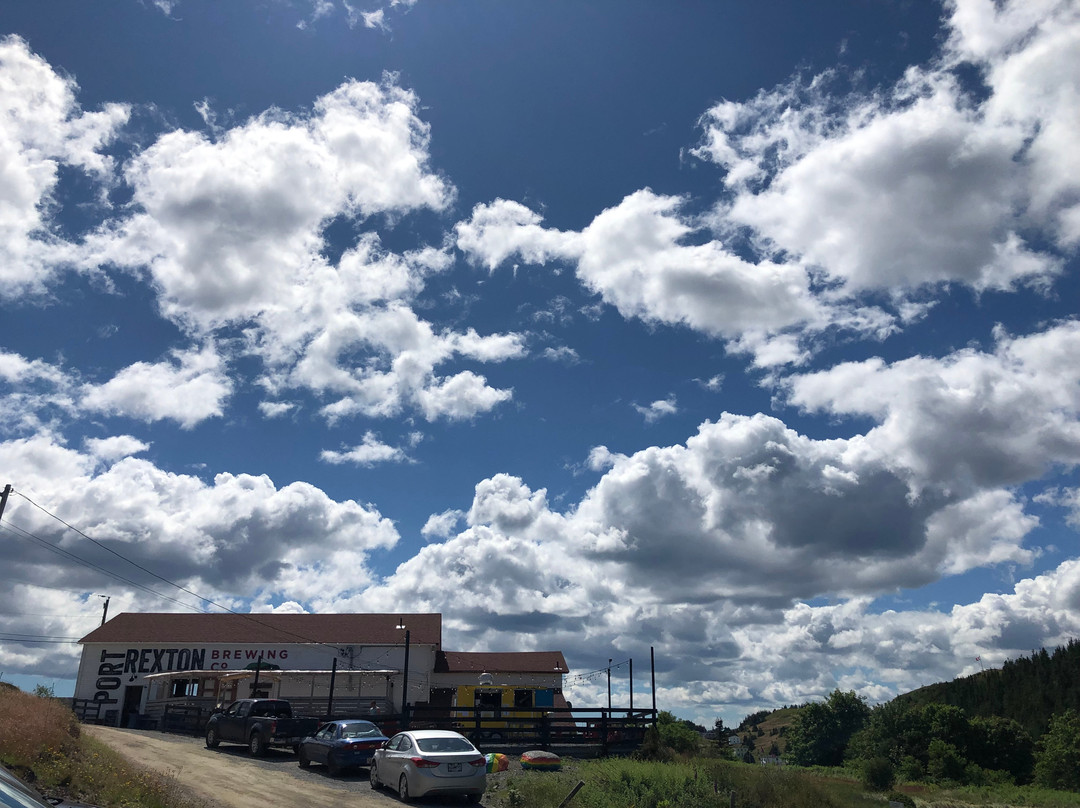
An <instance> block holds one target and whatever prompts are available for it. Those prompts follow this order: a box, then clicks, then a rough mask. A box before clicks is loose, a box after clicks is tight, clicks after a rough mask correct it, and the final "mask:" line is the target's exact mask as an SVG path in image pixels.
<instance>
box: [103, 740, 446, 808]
mask: <svg viewBox="0 0 1080 808" xmlns="http://www.w3.org/2000/svg"><path fill="white" fill-rule="evenodd" d="M83 731H84V732H86V733H87V734H89V735H91V736H93V737H95V738H97V739H98V740H100V741H101V742H102V743H104V744H106V745H108V746H109V747H111V748H113V749H115V750H116V751H117V752H119V753H120V754H121V755H123V756H124V757H125V758H127V759H128V760H130V761H132V762H133V763H137V764H139V765H140V766H145V767H146V768H148V769H153V770H154V771H159V772H163V773H165V774H170V775H172V776H174V777H176V778H177V780H179V781H180V782H181V783H182V784H183V785H184V786H185V787H187V788H189V789H190V790H191V791H192V792H193V793H194V794H195V795H197V796H198V797H200V798H202V799H204V800H206V801H208V802H210V803H211V804H213V805H215V806H220V807H221V808H266V807H267V806H274V808H311V806H312V805H337V804H341V803H343V802H348V804H349V805H350V806H356V808H387V807H388V806H392V805H400V803H399V802H398V800H397V799H395V798H393V797H391V796H390V795H389V794H388V793H384V792H378V791H372V790H371V786H370V785H369V784H368V782H367V770H366V769H361V770H360V771H359V772H358V773H355V774H348V775H345V776H342V777H336V778H331V777H329V776H328V775H327V773H326V770H325V768H323V767H322V766H312V767H311V768H310V769H306V770H305V769H301V768H300V767H299V766H297V764H296V756H295V755H292V754H289V753H286V752H282V751H276V750H271V751H270V753H269V754H268V755H267V756H266V757H264V758H252V757H251V756H250V755H248V753H247V750H246V749H245V748H244V747H242V746H231V745H226V744H222V745H221V746H220V747H219V748H218V749H207V748H206V747H205V745H204V744H203V741H202V739H201V738H191V737H187V736H183V735H172V734H170V733H164V732H151V731H146V730H133V729H116V728H114V727H99V726H92V725H86V726H84V727H83ZM442 804H443V803H441V802H429V803H427V805H430V806H432V808H435V807H436V806H439V805H442ZM446 805H454V806H459V805H460V802H453V803H449V802H448V803H446Z"/></svg>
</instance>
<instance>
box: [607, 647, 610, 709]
mask: <svg viewBox="0 0 1080 808" xmlns="http://www.w3.org/2000/svg"><path fill="white" fill-rule="evenodd" d="M607 708H608V709H609V710H610V709H611V660H610V659H609V660H608V661H607Z"/></svg>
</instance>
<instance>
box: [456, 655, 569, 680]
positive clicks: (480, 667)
mask: <svg viewBox="0 0 1080 808" xmlns="http://www.w3.org/2000/svg"><path fill="white" fill-rule="evenodd" d="M484 671H488V672H490V673H551V674H555V673H562V674H565V673H567V672H568V670H567V667H566V658H565V657H564V656H563V655H562V651H498V652H477V653H471V652H467V651H441V652H439V653H438V654H437V655H436V657H435V672H436V673H473V672H475V673H483V672H484Z"/></svg>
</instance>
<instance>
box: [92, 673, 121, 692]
mask: <svg viewBox="0 0 1080 808" xmlns="http://www.w3.org/2000/svg"><path fill="white" fill-rule="evenodd" d="M94 687H96V688H97V689H98V690H116V689H117V688H118V687H120V677H119V676H99V677H98V680H97V682H96V683H95V685H94Z"/></svg>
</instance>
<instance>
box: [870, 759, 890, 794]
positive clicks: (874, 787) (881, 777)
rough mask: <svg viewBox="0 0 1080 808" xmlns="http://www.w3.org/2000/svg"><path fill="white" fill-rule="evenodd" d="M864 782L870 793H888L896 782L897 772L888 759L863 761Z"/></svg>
mask: <svg viewBox="0 0 1080 808" xmlns="http://www.w3.org/2000/svg"><path fill="white" fill-rule="evenodd" d="M862 782H863V785H864V786H866V788H867V789H869V790H870V791H888V790H889V789H890V788H892V785H893V783H895V782H896V770H895V769H894V768H893V765H892V763H891V762H889V759H888V758H886V757H875V758H870V760H866V761H863V765H862Z"/></svg>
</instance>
